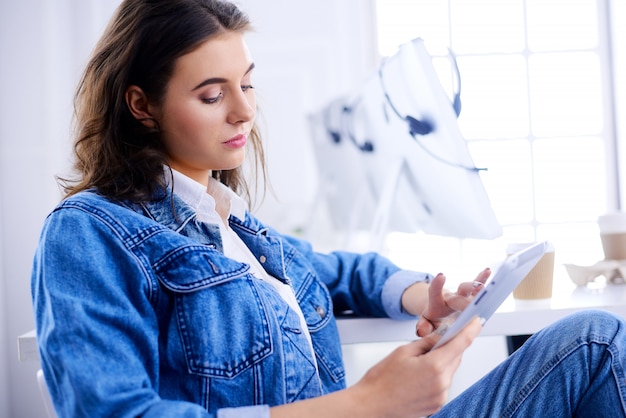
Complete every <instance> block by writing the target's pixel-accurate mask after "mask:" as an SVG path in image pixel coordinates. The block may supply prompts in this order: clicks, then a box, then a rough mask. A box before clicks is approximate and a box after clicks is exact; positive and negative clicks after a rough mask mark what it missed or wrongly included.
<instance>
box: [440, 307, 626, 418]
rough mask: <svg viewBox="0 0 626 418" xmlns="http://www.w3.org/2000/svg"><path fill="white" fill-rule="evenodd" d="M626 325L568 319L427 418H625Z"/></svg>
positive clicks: (589, 315) (594, 317) (596, 318)
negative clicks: (430, 417)
mask: <svg viewBox="0 0 626 418" xmlns="http://www.w3.org/2000/svg"><path fill="white" fill-rule="evenodd" d="M624 367H626V322H625V321H624V320H623V319H622V318H618V317H617V316H615V315H612V314H609V313H607V312H602V311H595V310H594V311H582V312H578V313H576V314H574V315H571V316H569V317H567V318H565V319H563V320H561V321H559V322H556V323H555V324H553V325H551V326H549V327H547V328H546V329H544V330H542V331H540V332H538V333H537V334H535V335H534V336H533V337H532V338H530V339H529V340H528V341H527V342H526V343H525V344H524V345H523V346H522V347H521V348H520V349H519V350H517V351H516V352H515V353H514V354H513V355H511V356H510V357H509V358H508V359H507V360H506V361H504V362H503V363H502V364H500V365H499V366H498V367H496V368H495V369H494V370H493V371H491V372H490V373H489V374H487V375H486V376H485V377H484V378H483V379H481V380H480V381H478V382H477V383H476V384H474V385H473V386H472V387H470V388H469V389H467V390H466V391H465V392H463V393H462V394H461V395H459V396H458V397H456V398H455V399H453V400H452V401H451V402H449V403H448V404H447V405H446V406H445V407H444V408H443V409H442V410H441V411H439V412H438V413H437V414H435V415H433V417H466V416H468V417H469V416H471V417H494V416H498V417H514V416H516V417H550V418H555V417H602V418H607V417H626V376H625V375H624Z"/></svg>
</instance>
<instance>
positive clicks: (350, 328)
mask: <svg viewBox="0 0 626 418" xmlns="http://www.w3.org/2000/svg"><path fill="white" fill-rule="evenodd" d="M593 308H598V309H604V310H607V311H611V312H614V313H616V314H618V315H621V316H623V317H624V318H626V285H610V284H609V285H607V286H606V287H605V288H603V289H600V290H592V289H590V288H587V287H580V288H575V287H574V286H573V285H572V286H571V287H565V288H563V289H561V290H559V291H557V289H555V293H554V295H553V296H552V299H550V300H546V301H536V302H535V301H533V302H526V301H524V302H522V303H520V302H519V301H515V300H513V298H512V297H509V299H507V300H506V301H505V302H504V304H503V305H502V306H501V307H500V309H498V310H497V311H496V313H494V314H493V316H492V317H491V319H489V321H487V323H486V324H485V326H484V328H483V330H482V333H481V335H483V336H499V335H501V336H507V335H525V334H533V333H535V332H537V331H539V330H540V329H542V328H544V327H546V326H547V325H550V324H551V323H553V322H555V321H557V320H558V319H560V318H563V317H564V316H566V315H569V314H571V313H574V312H576V311H579V310H582V309H593ZM337 324H338V327H339V334H340V336H341V342H342V344H357V343H371V342H393V341H410V340H413V339H415V338H416V337H415V321H413V320H411V321H392V320H390V319H384V318H368V319H362V318H346V319H339V320H338V321H337ZM18 351H19V357H20V360H21V361H33V360H36V361H38V360H39V354H38V351H37V340H36V337H35V331H30V332H27V333H25V334H23V335H20V336H19V337H18Z"/></svg>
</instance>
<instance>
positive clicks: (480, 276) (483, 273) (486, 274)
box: [474, 267, 491, 284]
mask: <svg viewBox="0 0 626 418" xmlns="http://www.w3.org/2000/svg"><path fill="white" fill-rule="evenodd" d="M489 276H491V269H490V268H489V267H487V268H486V269H484V270H483V271H481V272H480V273H478V276H476V279H475V280H474V281H476V282H481V283H483V284H484V283H485V282H486V281H487V279H488V278H489Z"/></svg>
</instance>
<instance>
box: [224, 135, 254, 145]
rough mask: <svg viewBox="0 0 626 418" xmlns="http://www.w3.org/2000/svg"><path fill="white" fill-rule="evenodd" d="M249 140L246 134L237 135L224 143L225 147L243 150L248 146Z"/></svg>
mask: <svg viewBox="0 0 626 418" xmlns="http://www.w3.org/2000/svg"><path fill="white" fill-rule="evenodd" d="M247 141H248V138H247V137H246V135H244V134H239V135H235V136H233V137H232V138H230V139H229V140H228V141H226V142H224V145H226V146H228V147H231V148H241V147H243V146H244V145H246V142H247Z"/></svg>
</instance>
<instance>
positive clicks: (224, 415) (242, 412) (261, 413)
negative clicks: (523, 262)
mask: <svg viewBox="0 0 626 418" xmlns="http://www.w3.org/2000/svg"><path fill="white" fill-rule="evenodd" d="M217 418H270V407H269V405H254V406H243V407H240V408H222V409H220V410H218V411H217Z"/></svg>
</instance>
